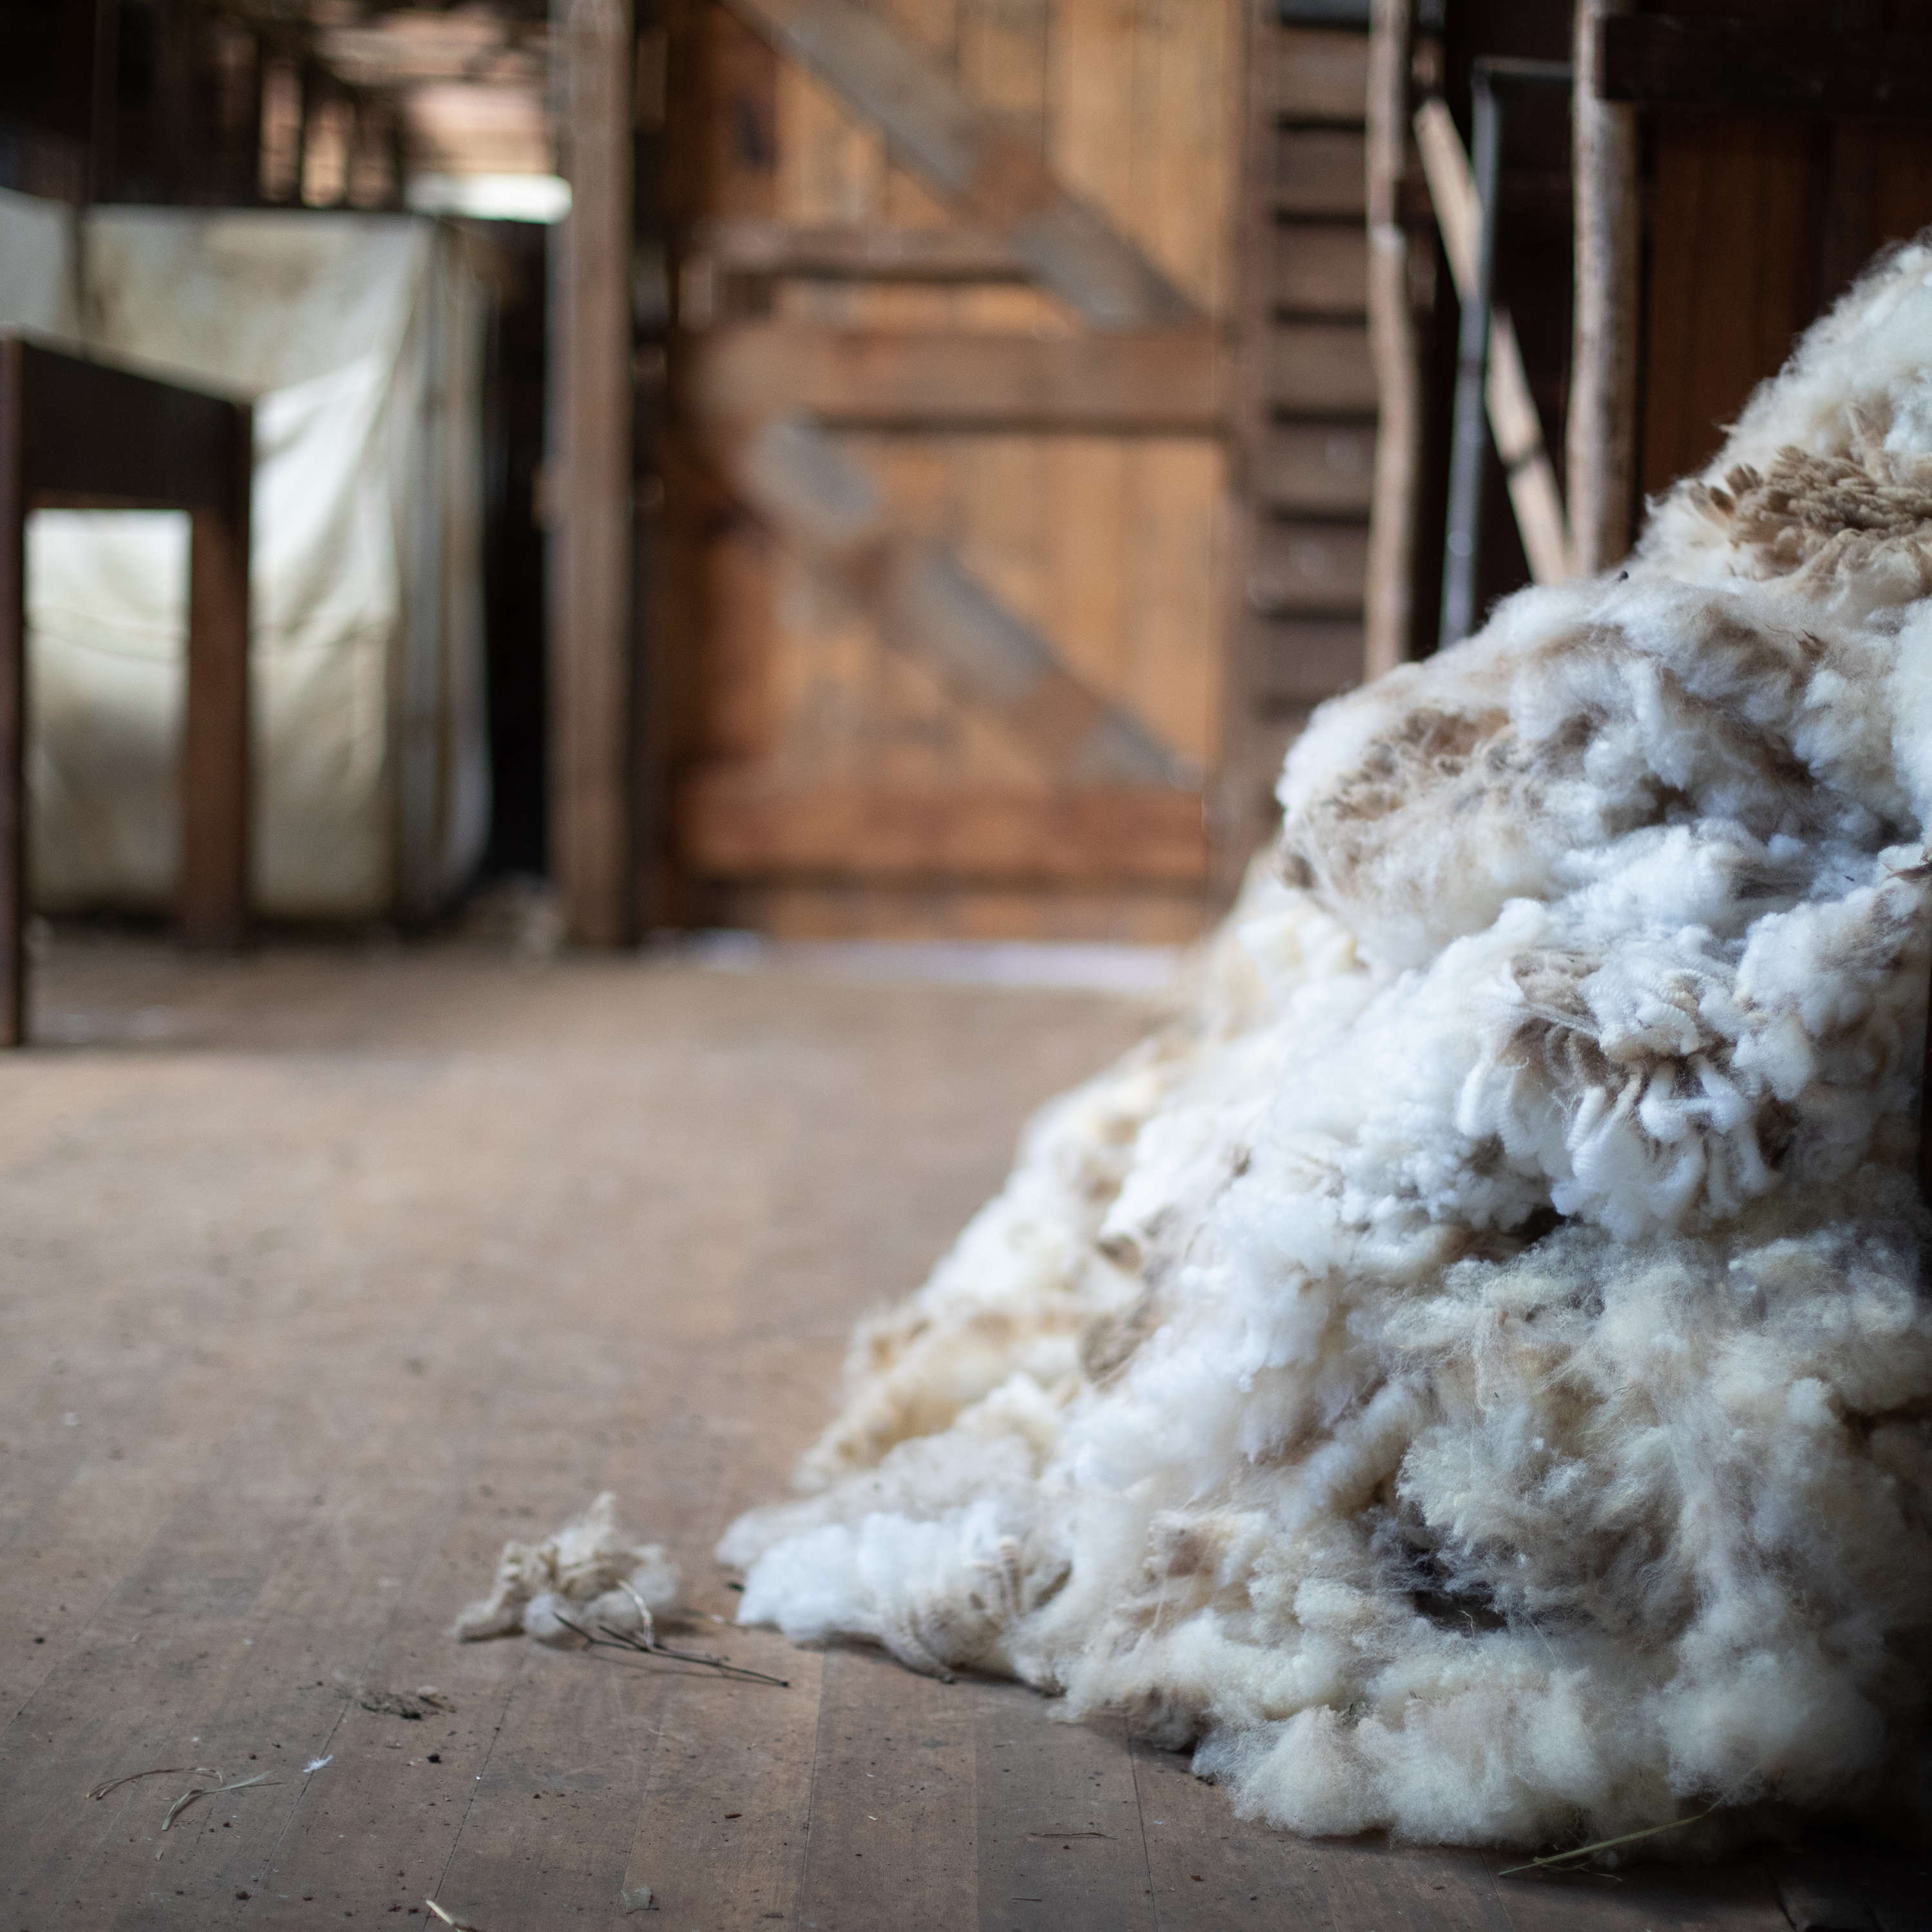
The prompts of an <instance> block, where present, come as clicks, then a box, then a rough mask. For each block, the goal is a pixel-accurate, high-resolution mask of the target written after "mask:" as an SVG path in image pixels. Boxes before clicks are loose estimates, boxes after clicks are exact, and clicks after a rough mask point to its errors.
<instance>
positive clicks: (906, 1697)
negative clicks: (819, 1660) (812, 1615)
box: [795, 1648, 980, 1932]
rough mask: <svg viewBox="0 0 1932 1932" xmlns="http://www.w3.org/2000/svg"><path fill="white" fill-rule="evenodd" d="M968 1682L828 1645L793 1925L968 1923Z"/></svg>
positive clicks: (953, 1930) (863, 1928)
mask: <svg viewBox="0 0 1932 1932" xmlns="http://www.w3.org/2000/svg"><path fill="white" fill-rule="evenodd" d="M974 1688H975V1687H974V1686H973V1685H971V1684H941V1683H940V1682H938V1681H937V1680H936V1679H933V1678H930V1677H920V1676H915V1675H914V1673H912V1672H911V1671H910V1670H906V1669H905V1668H904V1666H902V1665H901V1664H895V1662H893V1661H892V1659H891V1658H889V1657H887V1656H886V1655H884V1653H883V1652H880V1651H873V1650H865V1649H856V1648H841V1649H835V1650H833V1651H832V1652H829V1654H828V1655H827V1656H826V1660H825V1674H824V1690H823V1694H822V1696H821V1699H820V1705H819V1712H820V1715H819V1724H818V1739H817V1751H816V1753H815V1755H814V1763H813V1769H812V1781H811V1849H810V1850H809V1852H808V1854H807V1859H806V1865H805V1879H804V1882H803V1884H802V1886H801V1888H800V1891H799V1904H798V1909H797V1918H796V1921H795V1922H796V1923H797V1924H800V1925H806V1926H809V1925H817V1926H820V1927H840V1928H850V1932H890V1928H895V1927H901V1926H907V1927H910V1926H915V1925H916V1926H918V1927H921V1928H922V1932H923V1928H926V1927H931V1928H932V1932H977V1928H978V1926H979V1924H980V1910H979V1906H980V1900H979V1880H978V1872H977V1861H978V1849H979V1848H978V1843H977V1817H976V1814H977V1793H976V1790H975V1782H976V1779H975V1758H974V1711H973V1700H974Z"/></svg>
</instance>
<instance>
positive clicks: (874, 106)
mask: <svg viewBox="0 0 1932 1932" xmlns="http://www.w3.org/2000/svg"><path fill="white" fill-rule="evenodd" d="M729 4H730V5H731V6H732V7H733V10H735V11H736V13H738V14H739V17H741V18H742V19H743V20H745V22H746V23H747V24H748V25H749V26H751V27H753V28H755V29H757V31H759V32H760V33H762V34H764V35H765V36H766V37H767V38H768V39H769V40H771V42H772V44H773V45H774V46H776V47H778V49H780V50H781V52H785V53H787V54H790V55H793V56H794V57H795V58H797V59H799V60H800V61H802V62H804V64H805V65H806V66H807V67H808V68H811V71H813V72H814V73H815V74H817V75H818V76H819V77H820V78H821V79H822V80H824V81H825V83H826V84H827V85H828V86H831V87H832V88H834V89H836V90H837V92H838V93H839V95H841V97H842V98H844V100H845V101H847V104H849V105H850V107H852V108H853V110H855V111H856V113H858V114H859V115H860V116H861V117H862V118H864V119H865V121H868V122H869V123H871V124H872V125H874V126H875V127H878V128H879V129H880V130H882V131H883V133H884V135H885V136H886V140H887V142H888V143H889V145H890V147H891V149H892V153H893V154H894V156H895V158H897V159H898V160H901V162H903V163H904V164H905V165H906V166H909V167H910V168H911V169H913V171H914V172H916V173H917V174H918V175H919V176H920V177H921V178H922V179H923V180H924V181H926V184H928V185H929V187H932V189H933V190H935V192H936V193H938V194H939V195H940V196H941V198H942V199H944V200H946V201H947V202H950V203H951V204H952V205H954V206H956V207H957V208H960V209H961V210H962V211H964V212H965V213H966V214H968V215H969V216H971V217H973V218H974V220H977V221H980V222H981V223H984V224H985V225H986V226H990V227H992V228H993V229H996V230H997V231H998V232H1000V233H1003V234H1004V235H1006V236H1007V237H1008V238H1009V239H1010V240H1011V241H1012V242H1013V245H1014V246H1015V247H1016V248H1018V249H1019V251H1020V252H1021V253H1022V254H1023V255H1024V256H1025V258H1026V260H1027V261H1028V264H1029V266H1031V269H1032V272H1033V273H1034V275H1035V276H1036V278H1037V279H1038V280H1039V281H1040V283H1041V284H1043V286H1044V287H1047V288H1049V289H1051V290H1053V291H1054V293H1056V294H1058V295H1059V296H1061V297H1062V298H1063V299H1065V300H1066V301H1067V302H1070V303H1071V304H1072V305H1073V307H1074V308H1076V310H1078V311H1079V313H1080V314H1082V316H1083V317H1085V319H1086V320H1087V321H1088V323H1090V324H1091V325H1092V326H1094V327H1096V328H1099V329H1148V328H1160V327H1173V326H1178V325H1180V324H1182V323H1185V322H1187V321H1188V320H1190V319H1191V318H1192V317H1193V314H1194V310H1193V305H1192V304H1190V302H1188V301H1187V299H1186V298H1185V297H1184V296H1182V295H1181V293H1180V292H1179V291H1178V290H1177V289H1176V288H1175V287H1174V285H1173V284H1172V282H1171V281H1169V279H1168V278H1167V277H1166V276H1165V275H1163V274H1162V273H1161V272H1160V270H1159V269H1157V268H1156V267H1155V266H1154V264H1153V263H1151V262H1150V261H1149V260H1148V258H1147V257H1146V256H1145V255H1144V254H1142V251H1140V250H1139V249H1138V248H1136V247H1134V245H1133V244H1132V243H1131V242H1129V241H1127V239H1126V238H1125V237H1124V236H1122V235H1121V233H1120V232H1119V231H1118V229H1116V228H1115V227H1114V226H1112V224H1111V223H1109V222H1108V221H1107V220H1106V219H1105V218H1104V217H1103V216H1102V215H1101V214H1100V213H1099V211H1097V209H1095V208H1094V207H1093V205H1091V203H1090V202H1085V201H1082V200H1081V199H1079V198H1078V197H1076V196H1074V195H1073V194H1072V193H1069V192H1068V190H1067V189H1066V188H1065V187H1064V186H1063V185H1062V184H1061V182H1060V181H1058V180H1057V179H1056V178H1055V176H1054V174H1053V172H1052V169H1050V168H1049V166H1048V165H1047V163H1046V157H1045V156H1044V154H1043V153H1042V152H1041V151H1040V147H1039V145H1038V143H1037V142H1036V141H1035V140H1034V139H1032V138H1031V137H1030V136H1028V134H1027V133H1025V131H1024V130H1023V129H1022V128H1019V127H1013V126H1012V125H1010V124H1007V122H1005V121H1003V120H1002V119H1001V118H1000V117H999V116H998V115H994V114H992V113H987V112H984V111H983V110H980V109H979V108H978V107H976V106H975V105H974V104H973V103H972V102H971V101H969V100H968V98H967V97H966V96H965V94H963V93H962V92H961V91H960V89H959V86H957V85H956V83H955V82H954V81H953V79H952V77H950V75H949V74H947V73H946V72H945V71H944V69H943V68H940V67H939V66H938V65H937V64H936V63H935V62H934V61H933V60H932V58H930V57H929V55H927V54H926V52H924V51H923V49H921V48H920V47H919V46H918V44H917V43H916V42H915V41H913V40H910V39H909V38H908V37H906V36H905V35H904V34H901V33H900V32H899V31H897V30H896V29H895V28H893V27H892V26H891V25H890V24H889V23H887V22H886V21H885V20H883V19H881V18H880V17H878V16H877V15H876V14H874V13H869V12H868V11H866V10H864V9H863V8H862V7H858V6H856V5H853V4H852V0H729Z"/></svg>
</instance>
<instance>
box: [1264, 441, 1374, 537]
mask: <svg viewBox="0 0 1932 1932" xmlns="http://www.w3.org/2000/svg"><path fill="white" fill-rule="evenodd" d="M1375 460H1376V433H1375V431H1373V429H1371V428H1367V427H1366V426H1364V425H1358V424H1353V423H1298V422H1271V423H1269V424H1268V425H1265V427H1264V428H1263V429H1262V433H1261V436H1260V439H1259V443H1257V446H1256V449H1255V452H1254V454H1253V458H1252V463H1253V469H1252V472H1251V475H1250V482H1249V487H1250V489H1251V490H1253V492H1254V494H1255V496H1256V499H1257V500H1258V501H1259V502H1262V503H1264V504H1265V505H1268V508H1271V509H1273V510H1275V511H1289V512H1292V511H1298V510H1299V511H1313V512H1315V513H1316V514H1327V515H1336V514H1350V513H1356V512H1359V513H1360V514H1361V515H1363V516H1364V517H1366V516H1367V514H1368V509H1369V501H1370V493H1371V482H1372V479H1373V475H1374V473H1375Z"/></svg>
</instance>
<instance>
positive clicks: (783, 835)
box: [682, 766, 1207, 883]
mask: <svg viewBox="0 0 1932 1932" xmlns="http://www.w3.org/2000/svg"><path fill="white" fill-rule="evenodd" d="M682 810H683V815H684V838H685V846H686V849H687V850H688V852H689V853H690V855H691V863H692V864H693V865H694V866H695V867H696V868H697V869H698V870H699V871H702V872H704V873H706V874H712V875H717V876H721V877H759V876H761V875H767V874H772V873H774V872H786V871H798V872H804V873H808V874H817V875H820V876H823V875H826V874H831V875H838V874H844V875H847V876H851V877H883V878H892V877H901V878H903V877H920V876H927V877H935V876H936V877H958V878H962V879H979V880H985V879H989V878H1004V879H1009V880H1027V879H1033V880H1051V879H1072V880H1095V879H1118V880H1124V881H1135V882H1139V883H1151V882H1166V883H1184V882H1188V881H1194V880H1199V879H1201V878H1202V877H1203V876H1204V875H1205V870H1206V861H1207V849H1206V836H1205V832H1203V830H1202V823H1201V804H1200V800H1199V798H1198V797H1196V796H1192V795H1190V794H1189V793H1184V792H1165V791H1155V790H1135V791H1129V790H1091V791H1081V792H1065V791H1058V792H1042V793H1037V794H1029V793H1025V792H1022V791H1019V790H1010V789H1001V790H989V791H986V792H977V791H974V790H967V789H964V788H962V787H948V788H947V789H944V790H940V789H937V788H935V789H929V790H924V791H914V790H907V789H903V788H901V789H897V790H895V789H892V788H890V787H885V786H874V787H863V786H835V785H831V784H822V783H821V784H814V785H811V786H809V787H802V786H801V787H795V788H793V789H790V790H786V789H781V788H779V787H775V786H774V785H772V784H770V783H769V781H764V780H761V779H760V778H758V777H757V776H756V775H745V774H744V773H742V772H733V771H732V770H731V769H730V768H729V767H728V766H713V767H712V768H711V769H709V770H706V771H704V772H700V773H698V774H697V775H696V776H694V778H693V779H692V780H691V783H690V784H689V786H688V788H687V790H686V791H685V796H684V800H683V806H682Z"/></svg>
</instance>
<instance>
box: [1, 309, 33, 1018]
mask: <svg viewBox="0 0 1932 1932" xmlns="http://www.w3.org/2000/svg"><path fill="white" fill-rule="evenodd" d="M25 359H26V356H25V344H23V343H22V341H20V338H19V337H18V336H17V335H8V336H0V1047H10V1046H20V1045H22V1044H23V1043H24V1042H25V1041H26V1037H27V959H26V924H27V839H26V826H27V768H26V736H27V733H26V714H27V474H26V407H25V405H26V383H25V380H24V371H23V363H24V362H25Z"/></svg>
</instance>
